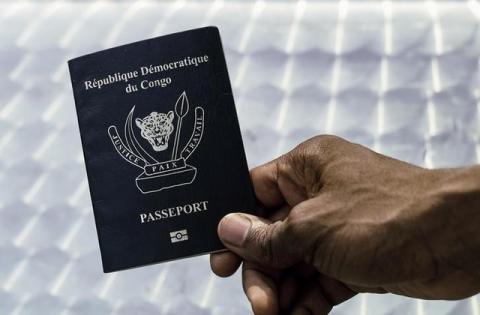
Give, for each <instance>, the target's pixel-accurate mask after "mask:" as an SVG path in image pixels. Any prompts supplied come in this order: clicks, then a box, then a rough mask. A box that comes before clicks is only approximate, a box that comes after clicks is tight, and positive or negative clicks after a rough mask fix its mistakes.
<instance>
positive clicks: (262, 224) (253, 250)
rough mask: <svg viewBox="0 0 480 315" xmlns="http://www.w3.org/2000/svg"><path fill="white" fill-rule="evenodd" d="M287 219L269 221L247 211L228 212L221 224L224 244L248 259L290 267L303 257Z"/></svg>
mask: <svg viewBox="0 0 480 315" xmlns="http://www.w3.org/2000/svg"><path fill="white" fill-rule="evenodd" d="M288 231H289V229H287V223H286V222H285V221H276V222H273V223H272V222H269V221H267V220H266V219H263V218H259V217H256V216H254V215H250V214H245V213H231V214H228V215H226V216H225V217H224V218H223V219H222V220H221V221H220V223H219V225H218V235H219V237H220V240H221V241H222V242H223V244H224V245H225V246H226V247H227V248H228V249H230V250H231V251H233V252H234V253H236V254H237V255H239V256H240V257H242V258H243V259H245V260H248V261H253V262H257V263H259V264H261V265H264V266H270V267H275V268H286V267H289V266H292V265H294V264H296V263H298V262H300V261H301V260H302V258H303V255H302V253H301V252H300V248H299V247H298V246H297V247H296V246H294V241H293V239H294V238H293V235H289V233H288Z"/></svg>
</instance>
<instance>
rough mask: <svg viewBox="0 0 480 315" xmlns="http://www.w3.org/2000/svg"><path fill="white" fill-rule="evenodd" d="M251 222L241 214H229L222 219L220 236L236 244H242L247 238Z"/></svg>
mask: <svg viewBox="0 0 480 315" xmlns="http://www.w3.org/2000/svg"><path fill="white" fill-rule="evenodd" d="M250 225H251V222H250V220H249V219H247V218H246V217H244V216H243V215H240V214H234V213H232V214H228V215H226V216H225V217H224V218H223V219H222V221H220V229H219V234H220V235H219V236H220V238H221V239H222V240H223V241H225V242H227V243H229V244H231V245H234V246H242V244H243V243H244V242H245V239H246V238H247V234H248V229H250Z"/></svg>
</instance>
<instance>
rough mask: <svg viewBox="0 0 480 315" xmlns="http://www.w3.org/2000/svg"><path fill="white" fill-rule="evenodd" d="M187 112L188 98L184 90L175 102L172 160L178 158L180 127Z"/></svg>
mask: <svg viewBox="0 0 480 315" xmlns="http://www.w3.org/2000/svg"><path fill="white" fill-rule="evenodd" d="M187 113H188V99H187V94H186V93H185V91H183V93H182V94H181V95H180V97H179V98H178V100H177V103H175V114H177V130H176V131H175V142H173V152H172V160H176V159H177V158H178V141H179V139H180V129H181V128H182V119H183V117H185V115H186V114H187Z"/></svg>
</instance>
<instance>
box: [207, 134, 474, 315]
mask: <svg viewBox="0 0 480 315" xmlns="http://www.w3.org/2000/svg"><path fill="white" fill-rule="evenodd" d="M475 171H476V173H477V174H478V169H476V170H475ZM471 173H472V172H471V169H469V171H466V170H464V169H450V170H446V169H445V170H427V169H424V168H420V167H416V166H413V165H410V164H407V163H404V162H401V161H398V160H395V159H391V158H388V157H385V156H383V155H380V154H377V153H375V152H373V151H371V150H369V149H367V148H364V147H362V146H360V145H356V144H352V143H350V142H347V141H345V140H343V139H340V138H337V137H333V136H319V137H315V138H312V139H310V140H308V141H306V142H304V143H302V144H301V145H299V146H298V147H296V148H295V149H294V150H292V151H291V152H289V153H287V154H286V155H284V156H282V157H280V158H279V159H276V160H274V161H272V162H270V163H267V164H266V165H263V166H260V167H258V168H256V169H254V170H252V172H251V177H252V182H253V185H254V190H255V193H256V195H257V198H258V200H259V201H260V202H261V203H262V204H263V206H264V208H265V209H264V211H263V213H261V214H260V215H261V217H262V218H260V217H255V216H251V215H247V214H230V215H228V216H226V217H225V218H224V219H223V220H222V221H221V222H220V224H219V227H218V232H219V236H220V238H221V240H222V241H223V242H224V244H225V245H226V246H227V247H228V248H229V249H230V251H231V252H224V253H219V254H214V255H212V256H211V266H212V269H213V271H214V272H215V273H217V274H218V275H221V276H228V275H230V274H232V273H234V272H235V270H236V269H237V268H238V266H239V265H240V262H241V259H243V260H244V261H245V262H244V265H243V285H244V289H245V292H246V294H247V297H248V298H249V300H250V302H251V303H252V307H253V310H254V312H255V314H256V315H267V314H268V315H270V314H272V315H274V314H278V313H279V312H280V310H281V311H282V312H285V311H287V312H289V311H290V312H291V311H294V312H295V314H315V315H317V314H327V313H328V312H329V311H330V309H331V308H332V306H333V305H335V304H338V303H341V302H342V301H344V300H346V299H348V298H350V297H351V296H353V295H354V294H355V293H356V292H391V293H396V294H402V295H406V296H412V297H417V298H427V299H458V298H464V297H467V296H470V295H473V294H475V293H476V292H478V291H479V290H480V281H479V278H478V274H473V273H472V272H471V271H472V270H478V263H479V261H480V260H479V259H478V256H477V257H475V256H473V254H472V253H471V251H468V250H466V249H468V248H470V249H471V248H473V246H477V245H478V244H479V243H480V240H479V237H478V236H473V235H474V234H475V235H476V234H478V233H475V232H474V231H475V229H476V228H477V229H478V223H471V222H472V216H474V214H475V215H476V218H478V212H479V211H478V210H477V209H478V205H479V202H478V186H476V185H477V184H478V181H474V180H465V178H466V177H469V176H467V175H468V174H471ZM471 191H474V192H476V193H477V194H476V196H475V197H472V196H473V195H472V194H469V193H465V192H471ZM460 205H461V206H462V209H463V211H459V210H460V209H459V207H460ZM474 208H475V210H474ZM454 210H456V211H454ZM474 211H475V213H474ZM458 230H464V231H465V233H467V235H468V233H470V234H471V235H470V236H471V237H467V238H466V239H465V238H460V235H459V233H458ZM463 236H465V235H463ZM462 240H463V243H462V244H459V241H462ZM475 248H480V247H475ZM477 255H478V254H477ZM240 257H241V259H240ZM475 268H477V269H475ZM302 312H303V313H302Z"/></svg>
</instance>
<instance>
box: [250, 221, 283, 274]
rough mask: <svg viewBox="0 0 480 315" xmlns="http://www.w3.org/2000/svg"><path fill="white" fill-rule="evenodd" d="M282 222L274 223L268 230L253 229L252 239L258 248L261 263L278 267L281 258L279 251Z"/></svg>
mask: <svg viewBox="0 0 480 315" xmlns="http://www.w3.org/2000/svg"><path fill="white" fill-rule="evenodd" d="M280 224H281V222H280V221H278V222H274V223H272V224H270V225H269V226H268V227H267V228H257V229H253V231H252V237H253V238H254V240H255V242H256V243H257V246H258V257H256V258H257V259H258V260H260V261H261V262H264V263H266V264H268V265H272V266H274V265H277V264H278V260H279V259H278V258H279V249H280V248H281V244H279V243H280V240H279V239H278V237H277V236H278V229H279V227H280Z"/></svg>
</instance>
